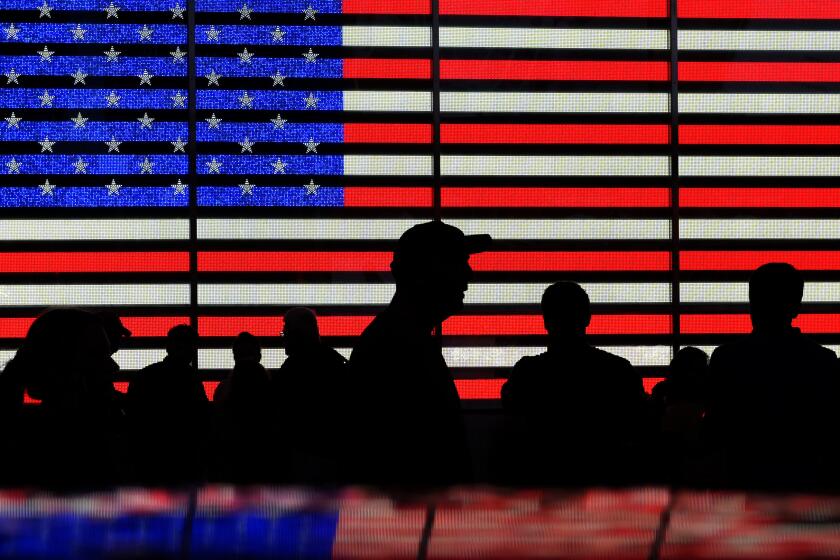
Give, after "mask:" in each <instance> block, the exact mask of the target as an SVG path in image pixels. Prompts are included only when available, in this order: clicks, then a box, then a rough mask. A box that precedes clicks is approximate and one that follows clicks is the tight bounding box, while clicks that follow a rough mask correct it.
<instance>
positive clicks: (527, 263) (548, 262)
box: [198, 251, 670, 272]
mask: <svg viewBox="0 0 840 560" xmlns="http://www.w3.org/2000/svg"><path fill="white" fill-rule="evenodd" d="M391 259H392V253H390V252H361V251H360V252H338V251H337V252H306V251H294V252H293V251H277V252H268V251H264V252H234V251H218V252H199V253H198V270H199V271H200V272H228V271H230V272H281V271H285V272H385V271H388V270H390V264H391ZM470 264H471V265H472V267H473V269H474V270H476V271H482V272H483V271H566V270H568V271H624V270H627V271H630V270H636V271H667V270H670V254H669V253H667V252H665V251H649V252H643V251H623V252H597V251H579V252H573V251H569V252H561V251H558V252H549V251H532V252H524V251H523V252H504V253H502V252H490V253H481V254H478V255H473V256H472V258H471V259H470Z"/></svg>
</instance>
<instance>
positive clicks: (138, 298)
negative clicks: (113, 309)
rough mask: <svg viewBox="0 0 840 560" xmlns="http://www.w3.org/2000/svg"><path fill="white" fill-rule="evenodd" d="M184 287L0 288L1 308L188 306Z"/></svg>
mask: <svg viewBox="0 0 840 560" xmlns="http://www.w3.org/2000/svg"><path fill="white" fill-rule="evenodd" d="M189 304H190V287H189V286H188V285H187V284H79V285H63V284H44V285H40V284H39V285H34V286H33V285H25V286H22V285H13V284H7V285H2V286H0V307H24V306H25V307H48V306H62V305H80V306H85V305H91V306H99V305H117V306H120V307H123V306H131V305H189Z"/></svg>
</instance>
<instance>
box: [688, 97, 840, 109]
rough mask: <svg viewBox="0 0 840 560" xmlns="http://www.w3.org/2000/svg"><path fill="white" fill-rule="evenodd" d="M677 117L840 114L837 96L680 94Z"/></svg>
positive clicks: (839, 103)
mask: <svg viewBox="0 0 840 560" xmlns="http://www.w3.org/2000/svg"><path fill="white" fill-rule="evenodd" d="M679 104H680V113H758V114H767V113H778V114H786V113H787V114H809V113H820V114H833V113H840V94H836V93H681V94H680V96H679Z"/></svg>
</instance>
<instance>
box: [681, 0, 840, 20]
mask: <svg viewBox="0 0 840 560" xmlns="http://www.w3.org/2000/svg"><path fill="white" fill-rule="evenodd" d="M677 14H678V15H679V17H681V18H710V19H712V18H714V19H718V18H738V19H840V2H838V1H837V0H818V1H814V2H808V1H807V0H738V1H737V2H733V1H732V0H680V2H679V8H678V10H677Z"/></svg>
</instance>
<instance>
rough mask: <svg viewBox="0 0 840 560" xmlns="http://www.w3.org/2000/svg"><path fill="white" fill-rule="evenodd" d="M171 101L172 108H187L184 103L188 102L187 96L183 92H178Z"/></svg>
mask: <svg viewBox="0 0 840 560" xmlns="http://www.w3.org/2000/svg"><path fill="white" fill-rule="evenodd" d="M169 99H171V100H172V107H185V105H184V101H186V100H187V96H186V95H183V94H182V93H181V91H180V90H178V92H177V93H176V94H175V95H173V96H172V97H170V98H169Z"/></svg>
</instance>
